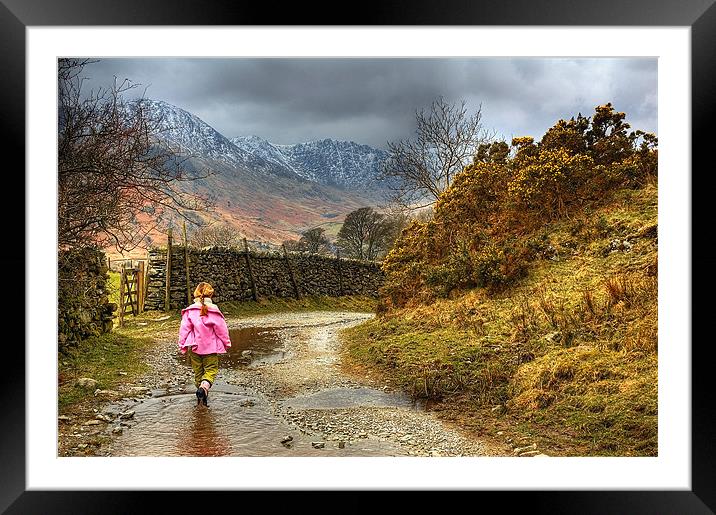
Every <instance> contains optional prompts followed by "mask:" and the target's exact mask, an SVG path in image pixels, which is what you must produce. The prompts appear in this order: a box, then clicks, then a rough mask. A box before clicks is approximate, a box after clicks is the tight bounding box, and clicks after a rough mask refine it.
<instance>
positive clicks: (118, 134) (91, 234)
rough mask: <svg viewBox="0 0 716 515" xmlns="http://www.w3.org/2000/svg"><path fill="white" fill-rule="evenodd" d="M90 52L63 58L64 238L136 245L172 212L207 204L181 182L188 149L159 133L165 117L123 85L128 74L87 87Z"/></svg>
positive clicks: (68, 243) (122, 247)
mask: <svg viewBox="0 0 716 515" xmlns="http://www.w3.org/2000/svg"><path fill="white" fill-rule="evenodd" d="M91 62H93V61H90V60H87V59H60V60H59V62H58V88H59V90H58V91H59V98H58V101H59V110H58V145H59V152H58V245H59V247H60V248H61V249H67V248H79V247H85V246H99V247H108V246H111V245H114V246H115V248H116V249H117V250H118V251H120V252H121V251H126V250H131V249H133V248H135V247H136V246H137V245H139V244H140V243H141V242H142V241H143V239H144V238H145V237H146V236H147V234H149V233H150V232H151V231H152V230H153V229H155V228H156V227H158V226H159V224H160V223H161V222H162V221H163V220H164V219H165V217H167V216H170V215H171V216H178V217H184V218H186V215H185V213H187V212H192V211H202V210H206V209H207V208H208V207H209V202H208V201H207V199H206V198H205V197H202V196H200V195H198V194H190V193H187V192H186V191H184V190H183V189H182V188H181V187H180V184H181V183H182V182H183V181H192V180H196V179H201V178H204V177H206V175H207V174H203V173H199V174H193V175H189V174H188V173H187V172H186V170H185V168H184V166H183V163H184V160H185V159H186V158H185V157H182V156H181V155H180V154H179V152H178V150H177V149H174V148H171V147H169V146H168V145H167V144H166V143H164V142H163V141H162V140H161V139H160V128H159V127H160V124H159V122H160V120H156V119H153V118H152V115H151V113H149V112H147V110H145V109H144V107H143V105H142V103H141V101H127V100H125V98H124V95H125V93H127V92H129V91H130V90H132V89H134V88H136V87H138V84H135V83H133V82H131V81H129V80H127V79H125V80H124V81H121V82H118V81H117V79H116V78H115V81H114V84H112V85H111V86H109V87H107V88H100V89H98V90H92V91H89V92H86V91H83V84H84V81H85V80H84V79H83V78H82V77H81V74H82V71H83V69H84V67H85V66H86V65H87V64H89V63H91Z"/></svg>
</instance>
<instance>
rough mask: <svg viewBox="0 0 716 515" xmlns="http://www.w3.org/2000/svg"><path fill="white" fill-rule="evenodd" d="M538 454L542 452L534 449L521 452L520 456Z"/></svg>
mask: <svg viewBox="0 0 716 515" xmlns="http://www.w3.org/2000/svg"><path fill="white" fill-rule="evenodd" d="M538 454H541V453H540V451H536V450H532V451H525V452H521V453H520V456H537V455H538Z"/></svg>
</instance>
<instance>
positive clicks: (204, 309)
mask: <svg viewBox="0 0 716 515" xmlns="http://www.w3.org/2000/svg"><path fill="white" fill-rule="evenodd" d="M212 295H214V288H213V287H212V286H211V285H210V284H209V283H199V285H198V286H197V287H196V289H195V290H194V298H197V297H199V301H200V302H201V312H200V316H205V315H207V314H208V313H209V306H207V305H206V304H204V298H205V297H209V298H211V296H212Z"/></svg>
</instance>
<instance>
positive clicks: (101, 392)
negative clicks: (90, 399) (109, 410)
mask: <svg viewBox="0 0 716 515" xmlns="http://www.w3.org/2000/svg"><path fill="white" fill-rule="evenodd" d="M98 395H101V396H103V397H119V396H120V393H119V392H117V391H115V390H100V389H99V388H97V389H96V390H95V391H94V396H95V397H97V396H98Z"/></svg>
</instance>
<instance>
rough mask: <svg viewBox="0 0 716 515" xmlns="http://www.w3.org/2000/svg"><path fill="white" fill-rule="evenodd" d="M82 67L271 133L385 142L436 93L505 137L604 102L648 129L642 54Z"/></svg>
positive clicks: (217, 122)
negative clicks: (478, 114)
mask: <svg viewBox="0 0 716 515" xmlns="http://www.w3.org/2000/svg"><path fill="white" fill-rule="evenodd" d="M84 75H85V76H86V77H88V78H89V79H90V80H89V81H88V82H87V83H86V84H87V86H88V87H89V86H93V87H97V86H101V85H106V84H108V83H110V82H111V81H112V80H113V76H115V75H116V76H117V77H118V78H119V79H124V78H129V79H131V80H133V81H135V82H138V83H141V84H142V88H146V91H144V89H142V92H143V93H144V96H146V97H148V98H153V99H157V100H164V101H166V102H169V103H171V104H175V105H177V106H178V107H181V108H182V109H185V110H187V111H189V112H191V113H193V114H195V115H197V116H198V117H199V118H201V119H202V120H204V121H205V122H207V123H208V124H209V125H211V126H213V127H214V128H215V129H217V130H218V131H219V132H221V133H222V134H223V135H224V136H227V137H234V136H243V135H249V134H255V135H257V136H261V137H263V138H265V139H267V140H269V141H272V142H274V143H286V144H288V143H298V142H303V141H311V140H316V139H322V138H334V139H342V140H352V141H356V142H359V143H365V144H368V145H372V146H376V147H380V148H385V143H386V141H393V140H397V139H401V138H409V137H412V135H413V131H414V129H415V110H416V109H419V108H423V107H426V106H429V104H430V102H431V101H432V100H434V99H435V98H436V97H438V96H443V97H444V98H446V99H447V100H449V101H457V100H460V99H465V100H466V101H467V102H468V106H470V108H471V109H476V108H477V107H478V106H479V105H480V104H482V114H483V125H484V126H485V127H486V128H488V129H494V130H496V131H497V132H498V134H500V135H501V136H503V137H504V138H506V139H508V140H509V139H510V138H512V137H513V136H533V137H535V139H539V138H540V137H541V136H542V134H544V131H545V130H546V129H547V128H549V127H550V126H552V125H553V124H554V123H555V122H556V121H557V120H558V119H560V118H569V117H571V116H573V115H576V114H577V113H578V112H581V113H582V114H584V115H591V114H592V113H593V112H594V107H595V106H596V105H598V104H604V103H606V102H612V104H614V106H615V108H616V109H617V110H619V111H624V112H626V114H627V121H628V122H630V123H631V124H632V127H633V128H635V129H637V128H638V129H643V130H647V131H651V132H656V131H657V60H656V59H653V58H638V59H636V58H634V59H632V58H618V59H611V58H609V59H607V58H591V59H546V58H471V59H464V58H459V59H457V58H455V59H446V58H435V59H328V58H325V59H277V58H270V59H245V58H241V59H164V58H163V59H154V58H152V59H148V58H144V59H102V60H101V61H100V62H98V63H96V64H92V65H90V66H87V68H86V69H85V72H84ZM136 91H138V92H139V90H136Z"/></svg>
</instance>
